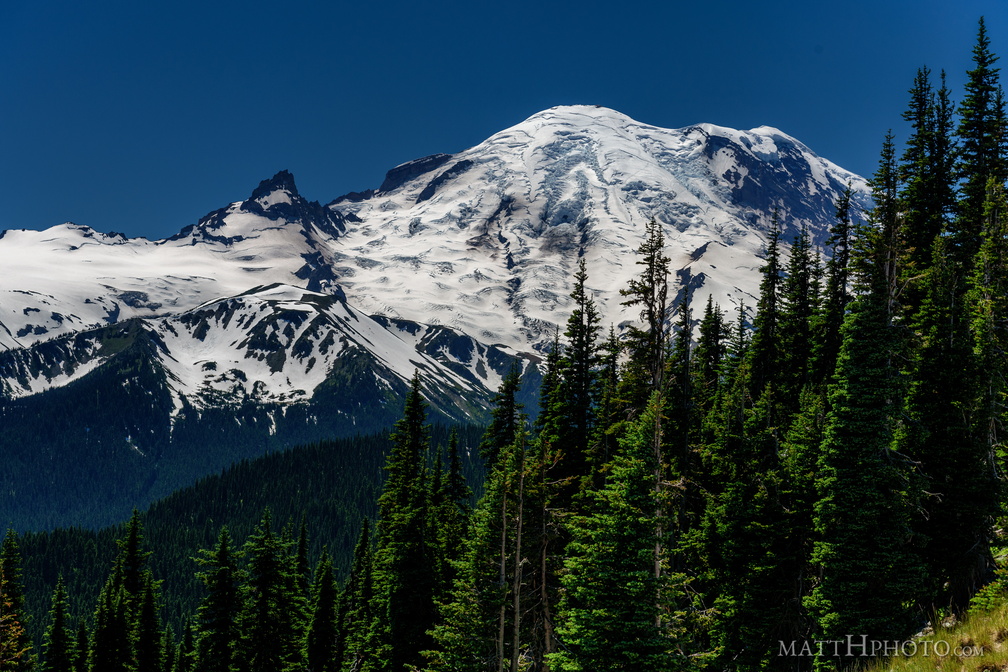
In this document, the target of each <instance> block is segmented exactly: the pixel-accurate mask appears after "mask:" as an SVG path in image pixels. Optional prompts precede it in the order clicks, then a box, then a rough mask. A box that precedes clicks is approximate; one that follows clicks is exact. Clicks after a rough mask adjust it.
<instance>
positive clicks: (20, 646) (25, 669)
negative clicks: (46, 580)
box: [0, 530, 35, 672]
mask: <svg viewBox="0 0 1008 672" xmlns="http://www.w3.org/2000/svg"><path fill="white" fill-rule="evenodd" d="M0 568H2V570H3V574H4V577H5V578H4V581H5V582H6V585H5V587H4V592H3V595H4V596H5V599H6V600H7V601H8V602H9V603H10V607H9V609H10V611H9V612H8V613H9V614H12V616H11V617H10V618H11V623H12V624H14V623H16V629H17V630H18V633H19V634H18V636H17V638H16V640H15V641H14V642H13V643H12V645H11V646H12V649H11V651H12V652H13V651H18V652H21V653H20V654H18V655H17V656H16V658H12V662H11V663H9V665H10V667H9V668H4V669H5V670H6V669H9V670H11V671H12V672H30V670H32V669H34V667H35V656H34V655H33V653H32V642H31V637H30V635H29V634H28V627H29V616H28V612H27V611H26V610H25V595H24V583H23V577H22V558H21V546H20V544H19V543H18V535H17V533H15V532H14V530H7V534H6V536H4V540H3V545H2V546H0ZM11 627H12V630H13V629H15V626H14V625H12V626H11ZM0 637H2V635H0Z"/></svg>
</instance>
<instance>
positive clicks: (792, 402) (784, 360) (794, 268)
mask: <svg viewBox="0 0 1008 672" xmlns="http://www.w3.org/2000/svg"><path fill="white" fill-rule="evenodd" d="M812 276H813V261H812V246H811V241H810V240H809V234H808V229H807V227H806V226H805V224H804V223H803V224H802V227H801V232H800V233H799V234H798V235H797V236H795V239H794V242H793V244H792V245H791V255H790V257H789V258H788V264H787V276H786V277H785V278H784V281H783V286H782V288H781V289H782V292H781V294H782V296H781V298H782V299H783V302H782V303H783V305H782V307H781V311H780V340H781V371H780V374H779V379H780V407H781V409H782V411H783V413H784V416H783V417H782V418H780V421H781V422H782V424H784V425H786V424H788V423H787V419H788V418H790V416H791V414H793V413H796V412H797V411H798V400H799V397H800V396H801V392H802V390H803V389H804V388H805V386H806V385H808V384H809V383H811V382H812V374H811V371H810V363H811V359H812V328H813V321H814V318H813V314H814V312H815V311H816V309H817V307H818V306H817V304H818V301H819V297H818V296H816V294H815V290H814V287H813V277H812Z"/></svg>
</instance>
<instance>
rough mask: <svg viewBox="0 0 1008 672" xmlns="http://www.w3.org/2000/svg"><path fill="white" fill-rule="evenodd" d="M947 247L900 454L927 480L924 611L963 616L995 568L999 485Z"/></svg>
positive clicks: (932, 293)
mask: <svg viewBox="0 0 1008 672" xmlns="http://www.w3.org/2000/svg"><path fill="white" fill-rule="evenodd" d="M947 246H948V241H947V240H946V239H945V238H944V237H937V238H936V239H935V241H934V261H933V263H932V266H931V268H930V269H928V271H927V273H926V275H925V287H926V288H927V290H926V294H925V296H924V300H923V303H922V305H921V309H920V311H919V316H918V320H917V329H918V330H919V331H920V333H921V340H922V342H921V344H920V347H919V349H918V352H917V354H916V357H915V358H914V363H913V370H912V375H911V380H910V386H909V390H908V392H907V400H906V413H905V416H906V418H907V420H908V421H907V422H906V423H904V424H903V425H901V426H900V428H899V432H898V434H897V439H898V446H899V449H900V452H902V453H904V454H906V455H908V456H910V457H911V458H912V459H914V460H915V461H916V462H917V464H918V469H919V471H920V474H921V477H922V478H923V479H924V482H923V483H922V485H921V492H922V495H923V496H922V501H921V503H920V509H921V512H922V513H921V515H920V516H919V517H918V519H917V521H916V530H917V531H918V534H919V535H920V537H921V539H922V540H923V542H922V546H923V548H922V554H923V558H924V561H925V562H926V563H927V568H928V572H927V575H928V578H929V583H930V586H928V587H926V588H925V589H924V591H923V592H924V595H923V596H922V602H923V605H924V607H925V608H926V609H927V610H928V611H936V610H938V609H942V608H951V609H952V610H953V611H954V612H961V611H962V610H963V609H965V607H967V606H968V603H969V598H970V596H971V594H972V592H973V590H975V588H976V587H977V585H976V583H977V581H978V579H979V576H978V573H983V572H984V570H985V568H986V566H987V564H988V563H989V562H990V552H989V545H990V524H991V521H992V519H993V515H994V511H995V509H996V506H997V501H998V497H997V490H998V487H997V482H996V479H995V478H994V477H993V475H994V469H993V465H992V464H990V463H989V462H988V450H987V447H986V446H985V445H984V443H983V442H982V441H979V440H978V439H977V437H976V436H974V435H973V433H972V431H971V427H970V422H969V415H970V414H969V413H968V409H970V408H972V407H973V399H974V397H975V390H976V387H977V386H976V381H977V379H978V373H979V372H978V371H977V369H976V368H975V364H974V361H973V356H972V355H973V353H972V348H971V346H972V343H971V342H970V338H969V331H968V329H967V324H966V323H967V319H966V315H965V314H964V311H963V306H962V301H961V293H962V288H961V287H960V285H961V284H962V283H961V281H960V280H959V279H958V274H957V273H956V269H955V267H954V265H953V264H952V259H951V255H949V254H948V253H947V251H946V250H947ZM964 411H966V412H964ZM946 587H947V588H946Z"/></svg>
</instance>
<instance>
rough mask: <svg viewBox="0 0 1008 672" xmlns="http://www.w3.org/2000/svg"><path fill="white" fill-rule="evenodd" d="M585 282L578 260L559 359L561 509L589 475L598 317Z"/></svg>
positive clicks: (584, 269)
mask: <svg viewBox="0 0 1008 672" xmlns="http://www.w3.org/2000/svg"><path fill="white" fill-rule="evenodd" d="M587 280H588V273H587V271H586V266H585V260H584V258H583V257H582V258H581V259H580V260H579V262H578V271H577V273H575V274H574V290H573V291H572V292H571V295H570V296H571V299H573V300H574V309H573V311H572V312H571V315H570V317H569V318H568V319H567V330H566V331H565V332H564V338H565V339H566V341H567V347H566V349H565V350H564V353H563V357H562V358H561V360H560V377H561V379H562V380H563V394H562V404H563V408H562V411H561V412H562V415H563V418H564V422H563V424H562V427H563V431H562V433H561V435H560V436H559V437H558V440H557V444H556V445H557V447H558V448H560V449H561V459H560V463H559V464H558V465H557V469H556V476H557V478H560V479H567V480H569V481H570V487H569V488H565V489H564V491H563V492H562V493H561V495H560V497H561V499H560V501H558V505H559V506H561V507H565V508H566V507H567V506H569V503H570V501H571V499H572V498H573V496H574V493H575V492H577V491H579V490H580V489H581V488H582V487H583V486H584V483H582V480H584V479H587V477H588V475H589V473H590V469H589V467H588V451H589V447H588V442H589V438H590V437H591V435H592V431H593V429H594V425H595V403H596V400H597V395H598V389H597V385H596V382H595V381H596V375H597V369H598V364H599V354H598V344H597V340H598V331H599V315H598V311H597V310H596V309H595V301H594V300H593V299H592V297H591V295H590V290H588V289H587V288H586V286H585V284H586V282H587Z"/></svg>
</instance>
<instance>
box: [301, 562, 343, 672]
mask: <svg viewBox="0 0 1008 672" xmlns="http://www.w3.org/2000/svg"><path fill="white" fill-rule="evenodd" d="M338 597H339V594H338V591H337V589H336V579H335V577H334V576H333V566H332V561H331V560H329V556H328V555H325V556H323V557H322V559H321V560H320V561H319V566H318V571H317V572H316V578H315V594H314V596H313V600H312V617H311V624H310V625H309V627H308V637H307V640H306V645H305V651H306V657H307V659H308V670H309V671H310V672H339V670H340V663H341V662H342V653H341V652H340V651H339V650H338V649H339V623H338V622H337V601H338Z"/></svg>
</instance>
